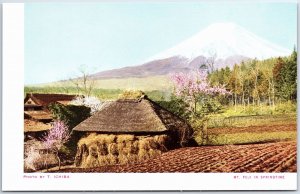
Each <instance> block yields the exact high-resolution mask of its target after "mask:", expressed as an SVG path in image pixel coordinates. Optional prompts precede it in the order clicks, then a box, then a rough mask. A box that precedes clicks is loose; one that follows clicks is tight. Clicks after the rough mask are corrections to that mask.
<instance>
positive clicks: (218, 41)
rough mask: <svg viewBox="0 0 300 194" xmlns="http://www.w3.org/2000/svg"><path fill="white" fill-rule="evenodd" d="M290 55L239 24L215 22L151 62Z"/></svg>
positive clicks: (261, 57) (264, 57)
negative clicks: (183, 58) (170, 59)
mask: <svg viewBox="0 0 300 194" xmlns="http://www.w3.org/2000/svg"><path fill="white" fill-rule="evenodd" d="M290 52H291V51H290V50H288V49H285V48H282V47H280V46H278V45H276V44H273V43H271V42H269V41H267V40H265V39H263V38H260V37H258V36H257V35H255V34H253V33H251V32H249V31H247V30H246V29H244V28H243V27H241V26H239V25H237V24H235V23H215V24H212V25H210V26H208V27H207V28H206V29H204V30H203V31H201V32H199V33H198V34H196V35H194V36H192V37H191V38H189V39H187V40H185V41H183V42H181V43H179V44H178V45H176V46H174V47H172V48H170V49H167V50H165V51H163V52H161V53H159V54H157V55H155V56H153V57H151V58H150V59H148V61H151V60H157V59H164V58H169V57H173V56H181V57H185V58H188V59H190V60H192V59H194V58H196V57H198V56H204V57H211V56H212V55H216V56H217V59H226V58H228V57H231V56H243V57H248V58H257V59H266V58H270V57H278V56H286V55H289V54H290Z"/></svg>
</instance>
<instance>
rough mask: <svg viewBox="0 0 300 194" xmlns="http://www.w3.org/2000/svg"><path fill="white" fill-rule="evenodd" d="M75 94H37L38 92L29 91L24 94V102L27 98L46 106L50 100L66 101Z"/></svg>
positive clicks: (71, 98)
mask: <svg viewBox="0 0 300 194" xmlns="http://www.w3.org/2000/svg"><path fill="white" fill-rule="evenodd" d="M75 97H76V95H68V94H38V93H30V94H26V97H25V99H24V103H26V102H27V101H28V100H29V99H32V101H34V103H35V104H36V105H41V106H48V105H49V104H50V103H52V102H63V103H64V104H65V103H66V102H70V101H72V100H73V99H74V98H75Z"/></svg>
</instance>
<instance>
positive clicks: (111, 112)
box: [73, 96, 189, 133]
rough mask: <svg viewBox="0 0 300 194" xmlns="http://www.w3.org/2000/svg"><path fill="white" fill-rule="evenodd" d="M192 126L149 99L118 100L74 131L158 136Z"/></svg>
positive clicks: (107, 105) (110, 103)
mask: <svg viewBox="0 0 300 194" xmlns="http://www.w3.org/2000/svg"><path fill="white" fill-rule="evenodd" d="M176 128H184V129H187V128H189V126H188V125H187V124H186V123H185V122H184V121H183V120H182V119H180V118H179V117H177V116H175V115H174V114H172V113H171V112H169V111H167V110H165V109H164V108H162V107H160V106H159V105H158V104H156V103H155V102H153V101H151V100H150V99H148V98H147V97H145V96H144V97H141V98H140V99H119V100H117V101H112V102H107V103H105V104H104V105H103V106H102V108H101V110H99V111H98V112H96V113H95V114H94V115H93V116H91V117H89V118H88V119H86V120H85V121H83V122H81V123H80V124H79V125H77V126H76V127H75V128H74V129H73V130H74V131H85V132H108V133H153V132H154V133H155V132H156V133H157V132H164V131H168V130H171V129H176Z"/></svg>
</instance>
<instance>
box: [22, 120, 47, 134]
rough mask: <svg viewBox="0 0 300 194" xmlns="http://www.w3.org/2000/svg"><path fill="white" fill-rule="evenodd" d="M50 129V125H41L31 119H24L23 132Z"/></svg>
mask: <svg viewBox="0 0 300 194" xmlns="http://www.w3.org/2000/svg"><path fill="white" fill-rule="evenodd" d="M49 129H51V124H50V123H47V124H45V123H42V122H39V121H34V120H31V119H24V132H25V133H27V132H40V131H47V130H49Z"/></svg>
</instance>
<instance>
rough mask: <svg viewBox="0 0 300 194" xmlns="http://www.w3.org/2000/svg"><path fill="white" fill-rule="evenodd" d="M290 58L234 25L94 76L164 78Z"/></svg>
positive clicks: (212, 27) (207, 31)
mask: <svg viewBox="0 0 300 194" xmlns="http://www.w3.org/2000/svg"><path fill="white" fill-rule="evenodd" d="M289 54H290V51H289V50H288V49H285V48H282V47H280V46H278V45H275V44H273V43H271V42H269V41H267V40H264V39H262V38H260V37H258V36H256V35H255V34H253V33H251V32H249V31H247V30H246V29H244V28H242V27H240V26H238V25H236V24H234V23H217V24H212V25H210V26H209V27H207V28H206V29H204V30H203V31H201V32H199V33H198V34H196V35H194V36H193V37H191V38H189V39H187V40H185V41H183V42H182V43H179V44H178V45H176V46H174V47H172V48H170V49H167V50H165V51H163V52H161V53H159V54H157V55H155V56H153V57H150V58H149V59H147V60H146V61H145V63H144V64H142V65H138V66H129V67H124V68H120V69H114V70H108V71H103V72H99V73H96V74H94V75H92V76H93V78H94V79H107V78H128V77H147V76H157V75H167V74H170V73H173V72H187V71H190V70H191V69H196V68H199V67H200V66H201V65H202V64H205V63H206V62H207V59H209V58H211V57H213V58H214V59H215V61H214V66H215V68H221V67H225V66H232V65H234V64H235V63H240V62H241V61H243V60H248V59H253V58H257V59H266V58H271V57H278V56H287V55H289Z"/></svg>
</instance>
